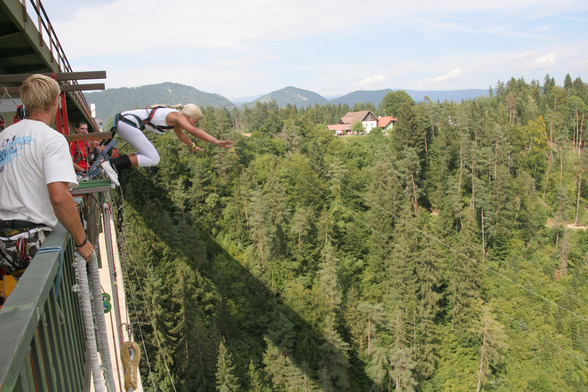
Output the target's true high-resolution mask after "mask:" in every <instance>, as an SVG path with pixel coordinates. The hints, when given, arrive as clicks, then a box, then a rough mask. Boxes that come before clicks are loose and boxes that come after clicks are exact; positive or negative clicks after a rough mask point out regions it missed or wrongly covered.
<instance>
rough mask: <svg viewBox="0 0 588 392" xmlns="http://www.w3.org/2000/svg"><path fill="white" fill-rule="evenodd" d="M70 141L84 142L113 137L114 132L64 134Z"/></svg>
mask: <svg viewBox="0 0 588 392" xmlns="http://www.w3.org/2000/svg"><path fill="white" fill-rule="evenodd" d="M64 136H65V139H66V140H67V141H68V142H83V141H88V140H105V139H112V132H90V133H75V134H71V135H64Z"/></svg>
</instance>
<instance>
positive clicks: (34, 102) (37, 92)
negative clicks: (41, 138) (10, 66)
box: [20, 74, 60, 114]
mask: <svg viewBox="0 0 588 392" xmlns="http://www.w3.org/2000/svg"><path fill="white" fill-rule="evenodd" d="M59 93H60V89H59V84H57V82H56V81H55V80H53V79H51V78H50V77H48V76H45V75H40V74H34V75H31V76H29V77H28V78H26V80H25V81H24V82H23V84H22V86H20V99H21V100H22V103H23V104H24V106H25V110H26V111H27V113H28V114H36V113H43V112H48V111H49V110H51V107H52V106H53V104H54V103H55V98H57V96H59Z"/></svg>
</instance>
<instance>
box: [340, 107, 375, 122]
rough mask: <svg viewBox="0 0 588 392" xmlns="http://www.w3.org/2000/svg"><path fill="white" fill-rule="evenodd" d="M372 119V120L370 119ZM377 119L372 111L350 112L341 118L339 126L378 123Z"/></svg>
mask: <svg viewBox="0 0 588 392" xmlns="http://www.w3.org/2000/svg"><path fill="white" fill-rule="evenodd" d="M369 117H371V118H369ZM376 120H377V118H376V116H374V114H373V113H372V112H371V111H370V110H362V111H361V112H348V113H347V114H346V115H344V116H343V117H341V120H339V124H353V123H355V122H358V121H360V122H363V121H376Z"/></svg>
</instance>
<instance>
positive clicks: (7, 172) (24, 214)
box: [0, 75, 94, 277]
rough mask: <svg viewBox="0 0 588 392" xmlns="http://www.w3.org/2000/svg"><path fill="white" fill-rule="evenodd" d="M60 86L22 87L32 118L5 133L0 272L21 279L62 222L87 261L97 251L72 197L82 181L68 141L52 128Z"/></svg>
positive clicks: (33, 83) (0, 166) (0, 161)
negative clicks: (46, 239) (86, 232)
mask: <svg viewBox="0 0 588 392" xmlns="http://www.w3.org/2000/svg"><path fill="white" fill-rule="evenodd" d="M59 93H60V90H59V85H58V84H57V82H56V81H55V80H53V79H51V78H49V77H47V76H44V75H32V76H30V77H28V78H27V79H26V80H25V81H24V83H23V85H22V86H21V88H20V97H21V99H22V101H23V103H24V105H25V108H26V111H27V117H26V118H25V119H24V120H22V121H19V122H18V123H16V124H14V125H12V126H10V127H8V128H6V129H5V130H4V131H2V133H0V268H2V269H4V270H5V271H6V272H7V273H10V274H13V275H15V276H17V277H18V276H20V275H22V273H23V272H24V270H25V269H26V267H27V266H28V264H29V263H30V261H31V259H32V258H33V256H34V255H35V253H36V252H37V250H38V248H39V247H40V246H41V244H42V243H43V241H44V240H45V237H46V236H47V234H48V233H49V232H50V231H51V230H52V229H53V227H54V226H55V225H56V224H57V221H59V222H61V224H63V226H64V227H65V228H66V229H67V231H68V232H69V233H70V234H71V236H72V237H73V239H74V242H75V244H76V247H77V249H78V251H79V252H80V254H81V255H82V256H84V257H85V258H86V259H89V257H90V255H91V254H92V253H93V252H94V246H93V245H92V244H91V243H90V242H88V240H87V238H86V234H85V232H84V229H83V227H82V222H81V221H80V216H79V214H78V209H77V205H76V203H75V201H74V199H73V197H72V195H71V193H70V189H71V188H73V187H74V186H76V185H77V184H78V183H77V178H76V174H75V171H74V168H73V165H72V161H71V156H70V152H69V146H68V143H67V141H66V140H65V137H64V136H63V135H62V134H60V133H59V132H57V131H56V130H54V129H53V128H51V127H49V125H50V124H52V123H53V121H54V120H55V115H56V113H57V110H58V108H59V98H60V97H59Z"/></svg>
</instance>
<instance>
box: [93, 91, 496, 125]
mask: <svg viewBox="0 0 588 392" xmlns="http://www.w3.org/2000/svg"><path fill="white" fill-rule="evenodd" d="M398 90H402V89H382V90H356V91H352V92H350V93H348V94H345V95H342V96H339V97H336V98H332V99H327V98H325V97H323V96H322V95H320V94H318V93H316V92H314V91H310V90H304V89H301V88H298V87H294V86H287V87H284V88H282V89H279V90H275V91H272V92H270V93H267V94H265V95H262V96H260V97H259V98H257V99H255V100H253V101H251V102H247V103H236V102H232V101H231V100H229V99H228V98H226V97H224V96H222V95H220V94H216V93H209V92H204V91H201V90H198V89H197V88H195V87H192V86H187V85H184V84H180V83H172V82H164V83H158V84H151V85H144V86H139V87H118V88H112V89H106V90H103V91H97V92H90V93H84V95H85V97H86V100H87V101H88V103H89V104H95V106H96V118H97V119H99V120H102V121H103V122H107V121H108V120H109V119H110V118H112V117H113V116H114V115H115V114H116V113H119V112H121V111H124V110H130V109H134V108H140V107H146V106H150V105H155V104H163V105H177V104H186V103H195V104H197V105H199V106H212V107H213V108H219V107H235V106H246V105H252V104H255V103H256V102H261V103H265V102H272V101H275V102H276V104H277V105H278V106H279V107H285V106H287V105H292V106H297V107H309V106H315V105H326V104H334V105H338V104H347V105H349V106H350V107H353V106H354V105H355V104H357V103H371V104H373V105H374V106H376V108H377V107H378V106H380V103H381V102H382V99H383V98H384V96H385V95H386V94H387V93H389V92H391V91H398ZM402 91H406V92H407V93H408V94H409V95H410V96H411V97H412V98H413V99H414V100H415V101H416V102H421V101H424V100H426V99H427V98H429V99H430V100H432V101H441V102H443V101H453V102H460V101H462V100H468V99H475V98H477V97H480V96H488V95H489V92H488V90H483V89H464V90H448V91H435V90H430V91H420V90H402Z"/></svg>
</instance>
